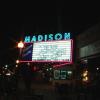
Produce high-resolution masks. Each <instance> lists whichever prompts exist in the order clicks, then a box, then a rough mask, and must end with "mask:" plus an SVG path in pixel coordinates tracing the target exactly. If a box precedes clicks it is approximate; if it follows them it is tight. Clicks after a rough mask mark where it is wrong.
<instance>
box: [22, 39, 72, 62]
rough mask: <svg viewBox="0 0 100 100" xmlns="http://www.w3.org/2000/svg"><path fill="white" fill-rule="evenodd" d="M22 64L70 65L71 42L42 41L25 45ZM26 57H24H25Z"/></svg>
mask: <svg viewBox="0 0 100 100" xmlns="http://www.w3.org/2000/svg"><path fill="white" fill-rule="evenodd" d="M26 45H28V47H27V49H26V50H24V52H23V53H24V54H23V56H22V57H23V58H24V60H23V62H25V59H26V58H27V59H26V62H29V61H30V62H68V63H72V51H73V40H72V39H69V40H59V41H42V42H34V43H26ZM26 51H27V53H26V54H25V52H26ZM25 56H26V57H25Z"/></svg>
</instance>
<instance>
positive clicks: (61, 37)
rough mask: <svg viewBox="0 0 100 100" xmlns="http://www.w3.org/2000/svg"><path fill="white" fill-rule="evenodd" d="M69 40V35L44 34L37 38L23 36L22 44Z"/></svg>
mask: <svg viewBox="0 0 100 100" xmlns="http://www.w3.org/2000/svg"><path fill="white" fill-rule="evenodd" d="M67 39H71V36H70V33H56V34H46V35H38V36H32V37H31V36H25V39H24V42H36V41H52V40H67Z"/></svg>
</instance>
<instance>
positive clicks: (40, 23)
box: [0, 4, 100, 65]
mask: <svg viewBox="0 0 100 100" xmlns="http://www.w3.org/2000/svg"><path fill="white" fill-rule="evenodd" d="M23 9H24V8H23ZM40 9H41V7H40V8H39V10H40ZM66 9H67V8H66V7H63V6H61V7H59V6H57V4H56V7H55V9H54V6H53V8H52V9H51V8H50V9H49V10H47V13H46V12H43V13H41V12H42V11H44V10H42V11H40V14H39V12H38V11H39V10H37V9H36V12H37V14H35V13H33V12H34V11H33V12H31V13H30V14H29V13H28V11H27V10H26V9H24V13H23V10H21V11H20V9H19V10H17V9H16V10H14V12H13V11H12V12H10V13H7V14H6V15H2V14H1V17H0V35H1V36H0V46H1V47H0V64H1V65H4V64H11V63H14V61H15V60H16V59H17V56H18V49H17V48H16V45H17V42H18V41H20V40H21V39H22V38H23V37H24V35H25V34H29V35H30V34H32V33H33V34H34V33H37V34H42V33H46V34H48V33H56V32H60V31H61V32H71V33H72V34H74V35H78V34H80V33H81V32H83V31H84V30H86V29H88V28H90V27H91V26H93V25H95V24H96V23H98V22H100V16H99V14H98V13H95V11H94V13H95V14H93V12H92V13H91V14H90V13H83V12H82V11H81V14H80V13H79V12H77V13H72V10H73V9H72V10H70V13H68V12H67V10H66ZM16 11H17V12H16ZM18 11H20V13H18ZM21 12H22V13H21ZM48 12H49V14H48ZM50 12H52V13H53V14H50ZM73 12H74V11H73ZM44 13H45V14H44ZM58 16H59V17H60V19H61V20H60V21H58V20H57V19H58ZM58 23H60V25H61V29H59V27H60V26H59V25H58Z"/></svg>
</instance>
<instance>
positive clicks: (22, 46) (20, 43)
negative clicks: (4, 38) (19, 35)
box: [17, 41, 24, 57]
mask: <svg viewBox="0 0 100 100" xmlns="http://www.w3.org/2000/svg"><path fill="white" fill-rule="evenodd" d="M17 47H18V48H19V50H20V51H19V57H20V56H21V53H22V49H23V48H24V43H23V42H22V41H20V42H19V43H18V44H17Z"/></svg>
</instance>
